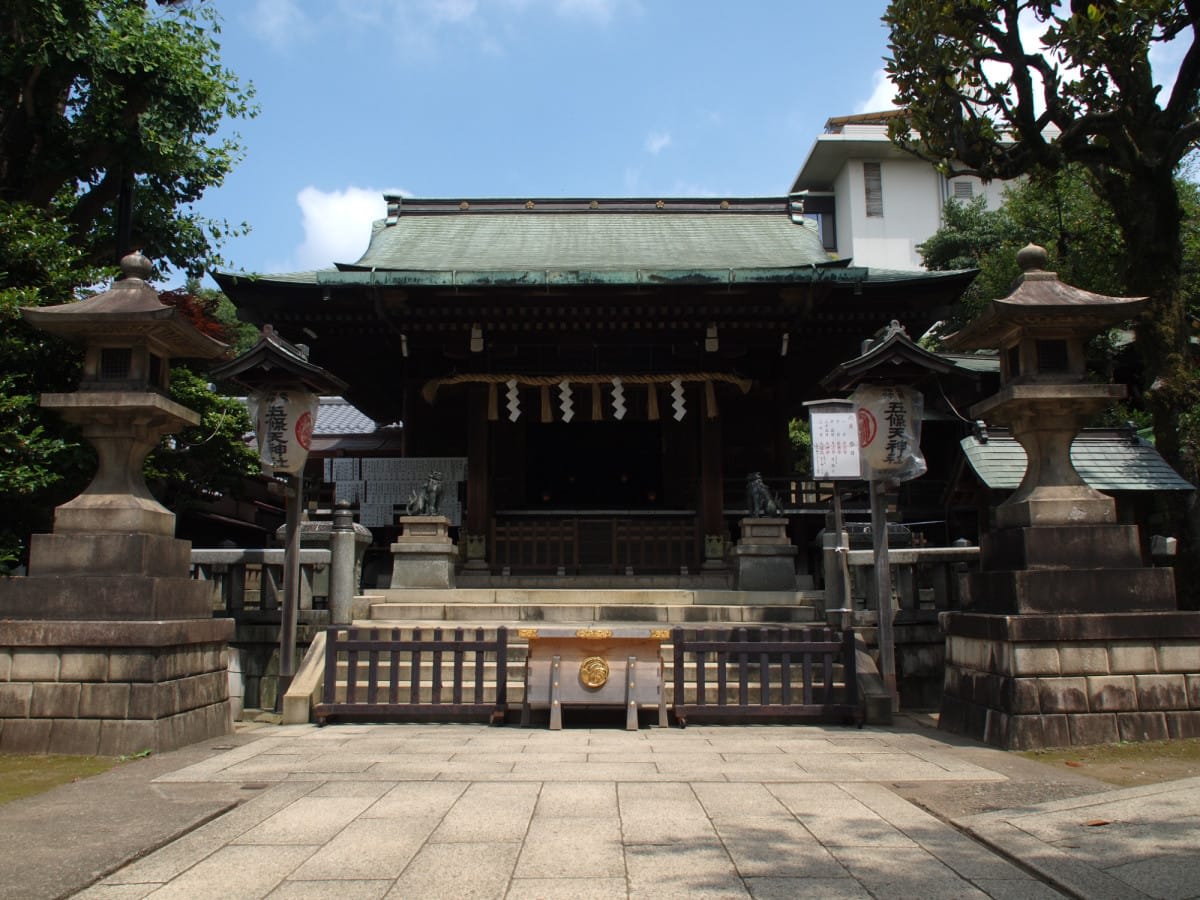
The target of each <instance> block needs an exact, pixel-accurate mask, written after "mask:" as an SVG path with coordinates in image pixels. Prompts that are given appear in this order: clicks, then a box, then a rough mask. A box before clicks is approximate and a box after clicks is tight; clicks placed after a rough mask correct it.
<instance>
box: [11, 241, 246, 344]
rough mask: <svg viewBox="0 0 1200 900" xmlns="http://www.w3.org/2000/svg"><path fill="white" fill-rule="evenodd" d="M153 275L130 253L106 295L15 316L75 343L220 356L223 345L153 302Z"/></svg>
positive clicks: (136, 254)
mask: <svg viewBox="0 0 1200 900" xmlns="http://www.w3.org/2000/svg"><path fill="white" fill-rule="evenodd" d="M153 271H154V269H153V267H152V266H151V265H150V261H149V260H148V259H146V257H144V256H143V255H142V254H141V253H139V252H134V253H130V254H129V255H128V256H126V257H124V258H123V259H122V260H121V272H122V277H121V278H120V279H119V280H117V281H114V282H113V284H112V287H110V288H109V289H108V290H107V291H104V292H103V293H100V294H95V295H93V296H91V297H87V298H85V299H83V300H77V301H75V302H73V303H61V304H58V305H57V306H41V307H30V306H23V307H21V315H22V316H23V317H24V319H25V321H26V322H28V323H29V324H30V325H32V326H33V327H35V328H39V329H41V330H42V331H47V332H49V333H50V334H55V335H58V336H59V337H61V338H65V339H66V340H69V341H72V342H76V343H86V342H87V341H88V339H89V338H91V337H96V336H103V337H104V338H112V337H124V336H128V337H141V338H143V340H150V339H153V340H154V342H155V343H157V344H158V345H159V346H160V347H161V348H162V349H163V351H164V352H165V353H166V354H167V355H168V356H172V357H183V358H185V359H215V358H217V357H219V356H221V355H223V354H224V353H225V351H226V350H228V349H229V348H228V345H226V344H224V343H222V342H221V341H218V340H217V339H216V338H212V337H209V336H208V335H206V334H204V333H203V332H201V331H198V330H197V329H196V328H195V326H193V325H192V323H191V322H189V321H188V320H187V319H186V318H184V317H183V316H182V315H181V314H180V312H179V310H177V309H176V308H175V307H173V306H167V305H166V304H165V303H163V302H162V301H161V300H159V299H158V291H156V290H155V289H154V288H153V287H151V286H150V284H149V283H148V279H149V278H150V275H151V274H152V272H153Z"/></svg>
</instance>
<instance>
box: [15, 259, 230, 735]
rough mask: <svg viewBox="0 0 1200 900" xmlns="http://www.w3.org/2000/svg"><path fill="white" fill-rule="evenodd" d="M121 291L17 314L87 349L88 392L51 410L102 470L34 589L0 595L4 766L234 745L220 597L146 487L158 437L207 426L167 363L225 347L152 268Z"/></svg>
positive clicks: (42, 542) (139, 270) (41, 543)
mask: <svg viewBox="0 0 1200 900" xmlns="http://www.w3.org/2000/svg"><path fill="white" fill-rule="evenodd" d="M121 268H122V270H123V272H124V278H123V279H121V280H119V281H117V282H116V283H115V284H114V285H113V286H112V288H111V289H110V290H108V291H105V292H104V293H101V294H97V295H96V296H94V297H89V298H87V299H85V300H81V301H78V302H76V303H67V304H63V305H61V306H51V307H45V308H40V309H22V310H21V312H22V315H24V317H25V319H26V321H28V322H29V323H30V324H31V325H33V326H34V327H36V328H39V329H42V330H44V331H47V332H50V333H51V334H56V335H58V336H60V337H63V338H65V339H67V340H69V341H72V342H74V343H81V344H83V345H84V347H85V351H84V368H83V376H82V378H81V380H80V385H79V390H78V391H76V392H75V393H70V394H66V393H63V394H43V395H42V398H41V403H42V405H43V406H44V407H46V408H48V409H53V410H57V411H58V412H59V413H60V414H62V416H63V417H64V418H65V419H67V420H68V421H71V422H75V423H77V424H79V426H80V427H81V429H82V431H83V434H84V436H85V437H86V438H87V439H88V440H89V441H90V442H91V443H92V444H93V445H94V446H95V448H96V453H97V456H98V458H99V461H98V467H97V471H96V475H95V477H94V478H93V479H92V482H91V484H89V485H88V487H87V489H86V490H84V492H83V493H82V494H80V495H79V496H78V497H76V498H75V499H74V500H71V501H69V502H67V503H64V504H63V505H62V506H59V507H58V508H57V509H56V510H55V514H54V532H53V533H52V534H39V535H34V536H33V538H32V540H31V542H30V552H29V575H28V576H27V577H24V578H9V579H3V580H2V581H0V620H3V621H0V657H3V658H4V659H5V661H6V663H7V664H8V668H7V670H6V671H7V672H8V677H7V679H6V682H7V683H6V684H5V687H6V689H7V691H8V693H7V694H6V695H5V698H6V702H4V703H2V704H0V751H3V752H18V753H19V752H35V753H48V752H50V753H83V754H96V753H99V754H103V755H113V756H119V755H121V754H128V753H137V752H141V751H144V750H155V751H159V750H168V749H172V748H174V747H179V746H182V745H183V744H188V743H192V742H194V741H198V740H203V739H205V738H208V737H213V736H216V735H221V734H226V733H228V732H229V731H231V730H232V716H231V708H230V704H229V675H228V670H227V667H226V662H225V653H226V645H227V643H228V641H229V640H230V639H231V638H232V637H233V621H232V620H230V619H214V618H213V606H212V595H211V588H210V585H209V584H207V583H205V582H199V581H194V580H193V579H191V578H190V576H189V567H190V553H191V545H190V544H189V542H187V541H184V540H179V539H177V538H176V537H175V516H174V514H172V513H171V512H170V511H169V510H168V509H166V508H164V507H163V506H162V505H161V504H159V503H158V502H157V501H156V500H155V499H154V498H153V496H151V494H150V491H149V489H148V488H147V487H146V482H145V479H144V478H143V476H142V464H143V462H144V461H145V458H146V454H147V453H149V451H150V450H151V449H152V448H153V447H154V446H155V445H156V444H157V443H158V440H159V438H160V436H161V435H163V434H168V433H171V432H174V431H178V430H179V429H180V428H182V427H184V426H187V425H195V424H197V423H198V422H199V416H198V415H197V414H196V413H195V412H193V411H192V410H190V409H187V408H186V407H183V406H180V405H179V404H178V403H175V402H174V401H172V400H171V399H170V398H169V397H168V396H167V394H166V391H167V387H168V381H167V379H168V364H169V362H170V359H171V358H172V357H186V358H201V359H211V358H214V357H216V356H219V355H221V354H222V353H224V351H225V349H226V347H225V345H224V344H222V343H221V342H220V341H216V340H214V339H212V338H210V337H207V336H206V335H204V334H202V333H200V332H199V331H197V330H196V329H195V328H194V327H192V325H191V324H190V323H188V322H187V321H186V320H185V319H183V318H182V317H181V316H180V315H179V313H178V311H177V310H175V309H174V308H172V307H169V306H166V305H164V304H163V303H162V302H160V301H159V299H158V294H157V292H156V291H155V290H154V288H152V287H151V286H150V285H149V284H148V283H147V281H146V279H147V278H148V276H149V274H150V271H151V268H150V264H149V262H148V261H147V260H146V259H145V257H143V256H142V255H141V254H132V255H130V256H127V257H125V259H123V260H122V261H121Z"/></svg>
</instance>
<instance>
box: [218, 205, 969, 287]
mask: <svg viewBox="0 0 1200 900" xmlns="http://www.w3.org/2000/svg"><path fill="white" fill-rule="evenodd" d="M386 199H387V201H388V215H387V218H385V219H381V220H380V221H378V222H376V223H375V225H374V228H373V230H372V234H371V242H370V245H369V246H368V248H367V251H366V253H364V254H363V256H362V257H361V258H360V259H359V260H357V261H356V262H353V263H339V264H338V265H337V268H336V269H327V270H320V271H316V272H295V273H284V274H278V275H246V274H235V273H230V272H218V273H214V275H215V276H216V277H217V280H218V282H219V283H221V284H222V286H225V284H226V283H228V284H230V285H236V284H238V282H240V281H242V280H243V279H248V280H251V281H260V282H264V283H273V284H280V285H293V284H295V285H301V284H306V285H319V286H328V287H337V286H352V285H374V286H385V285H387V286H418V285H419V286H435V287H451V286H453V287H464V286H477V287H478V286H484V287H486V286H492V287H499V286H504V287H541V286H547V287H554V286H565V285H601V286H602V285H612V286H618V285H633V284H637V285H672V284H679V285H684V284H689V285H703V284H773V283H774V284H805V283H811V282H826V281H827V282H849V283H856V284H858V283H863V284H867V285H875V284H879V285H881V286H882V285H902V284H904V283H913V282H920V283H923V284H929V283H931V282H946V283H954V282H956V281H962V282H963V283H964V285H965V283H966V281H967V280H969V278H970V277H972V276H973V274H974V273H973V272H970V273H965V272H936V273H930V272H916V271H914V272H900V271H884V270H868V269H866V268H862V267H852V266H851V265H850V260H848V259H847V260H835V259H831V258H830V256H829V254H828V253H827V252H826V251H825V248H824V247H823V246H822V245H821V239H820V237H819V235H818V234H817V232H816V229H815V228H814V227H813V226H812V224H811V223H807V224H806V222H805V220H804V219H802V218H801V217H800V216H799V213H798V211H797V210H795V209H793V206H792V203H791V201H790V200H789V199H788V198H786V197H771V198H736V199H728V200H722V199H720V198H699V199H697V198H674V199H670V198H668V199H660V200H653V199H633V200H630V199H603V200H601V199H596V200H587V199H576V200H571V199H566V200H562V199H556V200H539V199H531V200H524V199H514V200H449V199H442V200H413V199H408V198H404V197H398V196H389V197H387V198H386Z"/></svg>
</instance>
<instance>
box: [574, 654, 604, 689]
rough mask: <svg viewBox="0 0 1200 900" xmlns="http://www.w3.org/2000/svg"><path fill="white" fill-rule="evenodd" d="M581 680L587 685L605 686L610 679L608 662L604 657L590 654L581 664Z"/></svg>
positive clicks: (594, 686) (592, 686) (591, 686)
mask: <svg viewBox="0 0 1200 900" xmlns="http://www.w3.org/2000/svg"><path fill="white" fill-rule="evenodd" d="M579 680H580V681H582V682H583V684H584V686H585V687H590V688H601V687H604V685H605V683H606V682H607V681H608V663H607V662H605V661H604V659H603V658H602V657H599V656H589V657H588V658H587V659H585V660H584V661H583V662H581V663H580V664H579Z"/></svg>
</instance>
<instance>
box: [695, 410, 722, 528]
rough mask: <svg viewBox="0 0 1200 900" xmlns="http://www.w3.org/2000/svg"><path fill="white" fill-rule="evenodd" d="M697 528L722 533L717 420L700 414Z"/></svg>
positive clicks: (719, 437) (718, 427) (719, 440)
mask: <svg viewBox="0 0 1200 900" xmlns="http://www.w3.org/2000/svg"><path fill="white" fill-rule="evenodd" d="M699 418H700V531H701V533H702V534H704V535H709V534H724V533H725V511H724V508H723V503H724V497H723V493H724V492H723V482H724V474H723V472H722V471H721V420H720V419H710V418H708V417H707V416H704V415H701V416H700V417H699Z"/></svg>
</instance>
